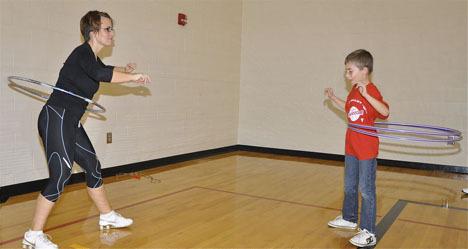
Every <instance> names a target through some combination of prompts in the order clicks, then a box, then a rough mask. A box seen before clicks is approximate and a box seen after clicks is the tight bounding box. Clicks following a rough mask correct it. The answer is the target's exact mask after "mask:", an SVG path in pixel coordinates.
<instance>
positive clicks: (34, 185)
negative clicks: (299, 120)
mask: <svg viewBox="0 0 468 249" xmlns="http://www.w3.org/2000/svg"><path fill="white" fill-rule="evenodd" d="M236 151H247V152H260V153H268V154H275V155H286V156H296V157H305V158H314V159H324V160H332V161H344V155H338V154H330V153H320V152H311V151H300V150H288V149H278V148H269V147H260V146H251V145H232V146H226V147H221V148H216V149H211V150H204V151H197V152H191V153H187V154H181V155H176V156H170V157H165V158H159V159H155V160H149V161H143V162H138V163H132V164H126V165H121V166H116V167H112V168H105V169H102V176H103V177H109V176H115V175H118V174H122V173H131V172H136V171H141V170H145V169H150V168H156V167H161V166H166V165H169V164H174V163H179V162H184V161H189V160H194V159H198V158H204V157H208V156H214V155H219V154H224V153H228V152H236ZM377 160H378V164H379V165H385V166H391V167H401V168H411V169H421V170H437V171H444V172H450V173H462V174H468V167H467V166H452V165H440V164H429V163H420V162H406V161H397V160H389V159H377ZM47 181H48V179H41V180H35V181H31V182H24V183H18V184H13V185H8V186H2V187H0V203H3V202H5V201H7V200H8V198H10V197H11V196H15V195H21V194H26V193H31V192H36V191H40V190H42V188H43V187H44V186H45V184H46V183H47ZM84 181H85V176H84V173H83V172H81V173H76V174H73V175H72V176H71V178H70V180H69V182H68V183H67V184H73V183H79V182H84Z"/></svg>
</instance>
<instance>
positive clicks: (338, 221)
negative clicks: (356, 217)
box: [328, 215, 357, 229]
mask: <svg viewBox="0 0 468 249" xmlns="http://www.w3.org/2000/svg"><path fill="white" fill-rule="evenodd" d="M328 226H331V227H335V228H343V229H356V227H357V224H356V223H354V222H351V221H347V220H345V219H343V216H341V215H339V216H337V217H336V218H335V219H334V220H331V221H329V222H328Z"/></svg>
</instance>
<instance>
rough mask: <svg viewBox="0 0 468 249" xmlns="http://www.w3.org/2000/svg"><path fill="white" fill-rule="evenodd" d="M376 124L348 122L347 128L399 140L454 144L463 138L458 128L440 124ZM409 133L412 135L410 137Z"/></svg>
mask: <svg viewBox="0 0 468 249" xmlns="http://www.w3.org/2000/svg"><path fill="white" fill-rule="evenodd" d="M375 125H376V126H367V125H359V124H348V128H349V129H351V130H353V131H355V132H359V133H361V134H365V135H369V136H374V137H381V138H386V139H392V140H400V141H412V142H430V143H431V142H433V143H436V142H443V143H448V144H454V143H455V142H457V141H460V140H462V139H463V137H462V133H461V132H460V131H458V130H455V129H452V128H447V127H440V126H433V125H419V124H404V123H395V122H388V123H387V122H375ZM380 125H386V126H400V127H410V128H416V129H419V130H407V129H394V128H385V127H379V126H380ZM381 132H392V133H397V134H401V135H409V137H403V136H401V135H390V134H382V133H381ZM411 135H412V136H413V137H411ZM415 136H430V137H432V138H418V137H415Z"/></svg>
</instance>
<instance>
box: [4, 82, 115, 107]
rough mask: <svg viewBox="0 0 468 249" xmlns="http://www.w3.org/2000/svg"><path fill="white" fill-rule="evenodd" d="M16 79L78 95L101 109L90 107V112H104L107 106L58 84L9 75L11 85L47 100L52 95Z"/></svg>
mask: <svg viewBox="0 0 468 249" xmlns="http://www.w3.org/2000/svg"><path fill="white" fill-rule="evenodd" d="M15 80H19V81H23V82H28V83H32V84H36V85H39V86H43V87H47V88H50V89H53V90H57V91H60V92H63V93H66V94H69V95H71V96H74V97H77V98H79V99H82V100H84V101H86V102H88V104H91V105H92V106H95V107H97V108H99V109H94V108H88V109H86V111H88V112H92V113H104V112H105V111H106V108H104V106H102V105H100V104H98V103H97V102H95V101H93V100H91V99H88V98H85V97H83V96H80V95H78V94H76V93H72V92H70V91H67V90H63V89H62V88H59V87H56V86H53V85H50V84H47V83H44V82H41V81H37V80H33V79H29V78H25V77H20V76H9V77H8V81H10V82H11V85H14V87H16V88H19V89H22V90H23V91H26V92H27V93H29V94H32V95H35V96H38V97H40V98H43V99H45V100H47V99H49V96H50V95H46V94H41V93H39V92H38V91H37V90H34V89H31V88H28V87H25V86H22V85H20V84H18V83H16V82H15Z"/></svg>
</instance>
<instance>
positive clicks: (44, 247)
mask: <svg viewBox="0 0 468 249" xmlns="http://www.w3.org/2000/svg"><path fill="white" fill-rule="evenodd" d="M23 248H28V249H58V246H57V245H56V244H54V243H52V241H50V239H49V235H47V234H45V233H43V232H42V231H31V230H29V231H27V232H25V233H24V238H23Z"/></svg>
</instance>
